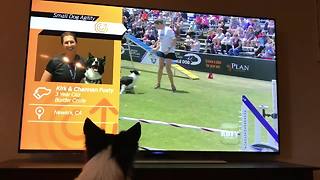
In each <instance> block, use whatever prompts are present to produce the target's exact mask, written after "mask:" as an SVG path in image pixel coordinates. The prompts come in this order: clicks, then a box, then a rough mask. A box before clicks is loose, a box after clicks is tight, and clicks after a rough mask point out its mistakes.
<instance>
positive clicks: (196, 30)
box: [123, 8, 276, 59]
mask: <svg viewBox="0 0 320 180" xmlns="http://www.w3.org/2000/svg"><path fill="white" fill-rule="evenodd" d="M159 18H160V19H163V20H165V22H166V25H167V26H170V27H171V28H172V29H173V30H174V32H175V34H176V38H177V49H180V50H185V51H193V52H199V53H210V54H221V55H233V56H247V57H248V56H249V57H256V58H263V59H275V58H276V57H275V56H276V49H275V24H274V20H269V19H258V18H245V17H233V16H220V15H206V14H196V13H186V12H172V11H160V10H149V9H136V8H124V10H123V24H124V25H125V27H126V28H127V32H128V33H130V34H132V35H134V36H135V37H137V38H139V39H141V40H142V41H143V42H144V43H146V44H147V45H149V46H153V45H154V44H155V42H156V41H157V39H158V33H157V30H156V28H155V27H154V25H153V22H154V20H156V19H159Z"/></svg>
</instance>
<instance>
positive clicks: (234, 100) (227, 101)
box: [120, 60, 272, 151]
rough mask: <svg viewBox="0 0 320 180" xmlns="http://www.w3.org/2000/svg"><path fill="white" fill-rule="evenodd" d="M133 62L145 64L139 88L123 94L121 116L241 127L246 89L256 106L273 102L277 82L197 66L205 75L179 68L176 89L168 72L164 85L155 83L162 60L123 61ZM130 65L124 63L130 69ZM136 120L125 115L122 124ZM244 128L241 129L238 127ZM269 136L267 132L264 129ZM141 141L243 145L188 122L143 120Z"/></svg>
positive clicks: (183, 146)
mask: <svg viewBox="0 0 320 180" xmlns="http://www.w3.org/2000/svg"><path fill="white" fill-rule="evenodd" d="M132 65H133V66H134V67H135V68H137V69H140V70H142V73H141V76H140V78H139V80H138V81H137V84H136V89H135V94H123V95H121V97H120V117H132V118H143V119H150V120H157V121H163V122H174V123H180V124H187V125H195V126H201V127H208V128H221V127H223V126H224V125H225V124H226V123H227V124H231V125H234V126H235V127H239V126H240V124H239V121H240V117H239V116H240V111H241V104H242V102H241V96H242V95H246V96H247V97H248V98H249V99H250V100H251V102H253V103H254V104H255V106H258V105H261V104H264V105H268V106H269V107H270V108H271V107H272V95H271V82H268V81H260V80H253V79H247V78H240V77H234V76H226V75H217V74H216V75H215V77H214V79H208V78H207V76H208V73H204V72H196V71H193V73H194V74H196V75H197V76H199V77H200V80H190V79H188V78H184V77H183V75H182V74H181V73H179V72H176V74H177V75H178V76H180V77H175V78H174V82H175V84H176V87H177V92H175V93H173V92H172V91H171V88H170V83H169V80H168V77H167V75H164V76H163V77H162V83H161V88H160V89H153V87H154V85H155V82H156V79H157V74H156V71H157V66H155V65H146V64H140V63H134V64H132V63H131V62H129V61H124V60H123V61H122V66H123V67H132ZM129 70H130V69H128V68H122V69H121V74H122V75H128V74H129V73H130V72H129ZM253 122H254V118H253V116H252V115H250V122H249V128H250V131H249V136H250V138H249V141H250V142H253V133H254V131H253V129H252V128H253V127H254V125H253ZM133 123H134V122H128V121H124V120H121V121H120V129H127V128H128V127H129V126H131V125H133ZM235 130H238V129H235ZM262 136H263V139H266V135H265V133H264V134H263V135H262ZM140 145H141V146H146V147H152V148H159V149H167V150H190V151H193V150H203V151H235V150H236V151H237V150H240V140H239V139H225V138H222V137H221V136H220V134H219V133H208V132H203V131H199V130H194V129H188V128H175V127H171V126H163V125H154V124H142V138H141V140H140Z"/></svg>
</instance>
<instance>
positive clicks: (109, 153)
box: [76, 118, 141, 180]
mask: <svg viewBox="0 0 320 180" xmlns="http://www.w3.org/2000/svg"><path fill="white" fill-rule="evenodd" d="M83 132H84V135H85V145H86V153H87V157H88V159H89V160H88V162H87V163H86V164H85V165H84V167H83V168H82V172H81V173H80V175H79V176H78V177H77V178H76V180H96V179H101V180H124V179H130V178H131V177H130V176H131V174H132V166H133V161H134V158H135V154H136V152H137V150H138V142H139V139H140V136H141V125H140V123H139V122H138V123H136V124H135V125H133V126H132V127H131V128H129V129H128V130H127V131H121V132H120V133H119V134H117V135H114V134H106V133H105V131H104V130H102V129H100V128H99V127H98V126H96V125H95V124H94V123H93V122H92V121H91V120H90V119H89V118H87V119H86V120H85V123H84V126H83Z"/></svg>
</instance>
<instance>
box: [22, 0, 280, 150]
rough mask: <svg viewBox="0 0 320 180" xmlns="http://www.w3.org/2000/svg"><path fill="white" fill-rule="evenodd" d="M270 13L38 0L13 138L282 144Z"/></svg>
mask: <svg viewBox="0 0 320 180" xmlns="http://www.w3.org/2000/svg"><path fill="white" fill-rule="evenodd" d="M275 29H276V24H275V21H274V19H268V18H261V17H240V16H231V15H220V14H219V13H214V12H211V13H196V12H187V11H183V10H179V11H168V10H160V9H148V8H131V7H120V6H117V7H116V6H108V5H97V4H88V3H85V4H84V3H71V2H55V1H43V0H33V1H32V5H31V12H30V23H29V36H28V50H27V60H26V71H25V83H24V100H23V112H22V120H21V131H20V146H19V150H22V151H28V150H83V149H84V136H83V132H82V126H83V123H84V120H85V119H86V117H89V118H90V119H92V120H93V121H94V123H95V124H97V125H98V126H99V127H101V128H102V129H104V130H105V131H106V132H107V133H111V134H117V133H119V132H120V131H121V130H125V129H128V128H129V127H130V126H132V125H133V124H134V123H136V122H140V123H141V125H142V137H141V139H140V150H141V151H151V152H159V151H161V152H181V151H188V152H199V151H201V152H278V151H279V137H278V110H277V76H276V45H275V43H276V41H275V40H276V32H275Z"/></svg>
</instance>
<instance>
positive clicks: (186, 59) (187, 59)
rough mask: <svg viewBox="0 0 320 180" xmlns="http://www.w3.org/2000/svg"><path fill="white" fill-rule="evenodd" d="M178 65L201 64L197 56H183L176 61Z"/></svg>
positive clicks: (190, 54)
mask: <svg viewBox="0 0 320 180" xmlns="http://www.w3.org/2000/svg"><path fill="white" fill-rule="evenodd" d="M177 62H178V63H179V64H187V65H192V66H196V65H198V64H200V63H201V57H200V56H199V55H197V54H192V53H189V54H185V55H184V56H183V57H182V59H180V60H178V61H177Z"/></svg>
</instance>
